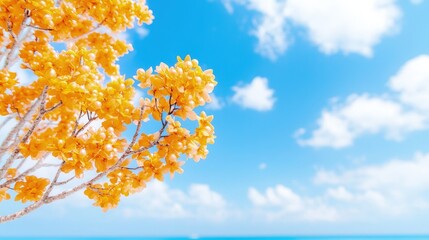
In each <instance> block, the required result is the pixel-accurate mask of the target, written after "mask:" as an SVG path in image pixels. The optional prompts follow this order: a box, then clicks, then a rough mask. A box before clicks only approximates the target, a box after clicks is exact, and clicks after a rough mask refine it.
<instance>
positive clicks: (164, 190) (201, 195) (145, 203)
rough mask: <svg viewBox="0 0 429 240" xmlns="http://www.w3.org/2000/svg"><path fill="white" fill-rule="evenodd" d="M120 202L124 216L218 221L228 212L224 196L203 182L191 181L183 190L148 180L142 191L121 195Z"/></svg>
mask: <svg viewBox="0 0 429 240" xmlns="http://www.w3.org/2000/svg"><path fill="white" fill-rule="evenodd" d="M121 206H124V207H123V214H124V216H125V217H142V218H161V219H180V218H192V219H202V220H211V221H221V220H223V219H224V218H226V217H227V216H228V212H227V209H226V208H227V203H226V201H225V199H224V198H223V197H222V195H220V194H219V193H217V192H215V191H213V190H212V189H210V187H209V186H208V185H205V184H192V185H190V187H189V189H188V191H187V192H185V191H182V190H179V189H171V188H170V187H168V186H167V184H165V183H163V182H158V181H155V182H151V183H150V184H148V186H147V188H146V189H144V190H143V191H142V192H140V193H137V194H135V195H132V196H130V197H129V198H126V199H123V201H122V202H121ZM121 206H120V208H121Z"/></svg>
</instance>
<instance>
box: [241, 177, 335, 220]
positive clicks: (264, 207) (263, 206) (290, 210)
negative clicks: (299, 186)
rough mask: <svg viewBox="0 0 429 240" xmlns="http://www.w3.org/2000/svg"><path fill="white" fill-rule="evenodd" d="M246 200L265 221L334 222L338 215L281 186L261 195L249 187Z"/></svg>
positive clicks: (314, 200)
mask: <svg viewBox="0 0 429 240" xmlns="http://www.w3.org/2000/svg"><path fill="white" fill-rule="evenodd" d="M248 198H249V200H250V202H251V203H252V205H253V207H254V210H255V211H254V214H255V215H256V216H257V217H262V218H264V219H267V220H278V219H283V218H294V219H297V220H299V221H302V220H305V221H335V220H337V219H338V213H337V212H336V210H335V209H334V208H332V207H329V206H327V205H325V204H324V203H323V202H321V201H320V199H317V198H303V197H301V196H300V195H298V194H297V193H295V192H294V191H292V190H291V189H290V188H288V187H285V186H283V185H281V184H278V185H276V186H275V187H268V188H267V189H266V190H265V193H261V192H259V191H258V190H256V189H255V188H253V187H251V188H249V191H248Z"/></svg>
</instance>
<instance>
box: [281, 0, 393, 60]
mask: <svg viewBox="0 0 429 240" xmlns="http://www.w3.org/2000/svg"><path fill="white" fill-rule="evenodd" d="M285 15H286V16H287V17H289V18H290V19H291V20H292V21H293V22H294V23H296V24H298V25H301V26H304V27H305V28H306V29H307V30H308V34H309V37H310V39H311V41H312V42H314V43H315V44H316V45H317V46H319V48H320V50H321V51H322V52H324V53H327V54H331V53H336V52H344V53H358V54H362V55H364V56H371V55H372V48H373V47H374V46H375V45H376V44H377V43H379V41H380V39H381V38H382V37H383V36H384V35H386V34H388V33H390V32H392V31H394V29H395V27H396V25H397V21H398V19H399V17H400V11H399V9H398V7H397V6H396V5H395V1H394V0H360V1H355V0H325V1H320V0H288V1H287V2H286V5H285Z"/></svg>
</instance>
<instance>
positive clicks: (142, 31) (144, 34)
mask: <svg viewBox="0 0 429 240" xmlns="http://www.w3.org/2000/svg"><path fill="white" fill-rule="evenodd" d="M134 31H136V33H137V35H138V36H139V38H145V37H147V35H149V30H148V29H147V28H145V27H143V26H140V27H135V28H134Z"/></svg>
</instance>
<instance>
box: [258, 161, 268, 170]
mask: <svg viewBox="0 0 429 240" xmlns="http://www.w3.org/2000/svg"><path fill="white" fill-rule="evenodd" d="M258 168H259V170H265V169H267V164H266V163H264V162H263V163H260V164H259V166H258Z"/></svg>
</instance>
